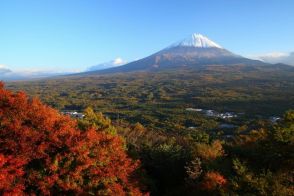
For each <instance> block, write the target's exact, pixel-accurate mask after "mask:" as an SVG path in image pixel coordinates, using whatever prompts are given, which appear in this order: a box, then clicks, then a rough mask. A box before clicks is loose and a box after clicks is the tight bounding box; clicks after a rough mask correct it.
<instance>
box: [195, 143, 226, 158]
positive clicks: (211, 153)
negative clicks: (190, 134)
mask: <svg viewBox="0 0 294 196" xmlns="http://www.w3.org/2000/svg"><path fill="white" fill-rule="evenodd" d="M194 153H195V154H196V156H199V157H200V158H202V159H204V160H206V161H209V160H214V159H216V158H218V157H222V156H223V155H224V150H223V148H222V144H221V142H220V141H219V140H215V141H214V142H213V143H212V144H203V143H198V144H196V147H195V152H194Z"/></svg>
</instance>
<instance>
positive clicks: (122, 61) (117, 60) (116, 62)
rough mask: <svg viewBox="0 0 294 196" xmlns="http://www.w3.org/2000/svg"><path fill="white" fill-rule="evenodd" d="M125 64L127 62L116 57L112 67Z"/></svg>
mask: <svg viewBox="0 0 294 196" xmlns="http://www.w3.org/2000/svg"><path fill="white" fill-rule="evenodd" d="M125 63H127V61H125V60H123V59H122V58H120V57H118V58H116V59H114V60H113V64H114V65H122V64H125Z"/></svg>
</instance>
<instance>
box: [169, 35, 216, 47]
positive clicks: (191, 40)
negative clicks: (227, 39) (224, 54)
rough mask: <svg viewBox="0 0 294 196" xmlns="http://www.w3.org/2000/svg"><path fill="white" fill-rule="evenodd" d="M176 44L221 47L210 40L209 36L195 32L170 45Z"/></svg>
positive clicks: (174, 45)
mask: <svg viewBox="0 0 294 196" xmlns="http://www.w3.org/2000/svg"><path fill="white" fill-rule="evenodd" d="M176 46H188V47H196V48H222V47H221V46H220V45H218V44H217V43H215V42H213V41H211V40H210V39H209V38H207V37H205V36H203V35H201V34H197V33H193V34H192V35H191V36H190V37H187V38H186V39H184V40H182V41H180V42H177V43H175V44H173V45H171V47H176Z"/></svg>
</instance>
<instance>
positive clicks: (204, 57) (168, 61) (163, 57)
mask: <svg viewBox="0 0 294 196" xmlns="http://www.w3.org/2000/svg"><path fill="white" fill-rule="evenodd" d="M218 64H219V65H232V64H245V65H264V64H266V63H263V62H261V61H257V60H251V59H247V58H244V57H242V56H239V55H236V54H234V53H232V52H230V51H228V50H226V49H225V48H223V47H221V46H220V45H219V44H217V43H215V42H213V41H211V40H210V39H208V38H207V37H205V36H203V35H201V34H192V35H191V36H190V37H188V38H186V39H184V40H182V41H180V42H177V43H174V44H172V45H171V46H169V47H167V48H165V49H163V50H161V51H159V52H157V53H155V54H152V55H150V56H148V57H146V58H143V59H140V60H138V61H134V62H131V63H128V64H125V65H123V66H119V67H115V68H110V69H105V70H101V71H97V72H93V74H95V73H118V72H132V71H156V70H162V69H169V68H177V67H199V66H201V65H218ZM89 73H90V72H89Z"/></svg>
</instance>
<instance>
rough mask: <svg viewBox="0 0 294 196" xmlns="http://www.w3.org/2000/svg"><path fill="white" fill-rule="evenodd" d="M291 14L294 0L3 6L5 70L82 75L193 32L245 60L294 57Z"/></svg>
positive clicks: (29, 1)
mask: <svg viewBox="0 0 294 196" xmlns="http://www.w3.org/2000/svg"><path fill="white" fill-rule="evenodd" d="M293 10H294V1H293V0H283V1H280V0H276V1H274V0H246V1H245V0H206V1H203V0H202V1H197V0H181V1H180V0H178V1H173V0H137V1H135V0H124V1H122V0H121V1H118V0H117V1H114V0H39V1H38V0H25V1H24V0H18V1H17V0H7V1H4V0H3V1H0V27H1V30H0V65H1V66H2V67H3V65H5V66H6V67H7V68H9V69H12V70H24V69H25V70H51V71H75V70H84V69H86V68H87V67H89V66H92V65H95V64H99V63H102V62H107V61H110V60H112V59H115V58H117V57H121V58H122V59H124V60H128V61H131V60H134V59H138V58H142V57H145V56H147V55H150V54H152V53H154V52H156V51H158V50H160V49H162V48H164V47H166V46H168V45H170V44H171V43H173V42H175V41H178V40H181V39H182V38H184V37H186V36H188V35H189V34H191V33H193V32H197V33H201V34H204V35H206V36H208V37H209V38H211V39H212V40H213V41H215V42H217V43H219V44H220V45H222V46H223V47H225V48H227V49H229V50H231V51H233V52H235V53H238V54H242V55H249V54H263V53H268V52H290V51H294V36H293V35H294V11H293ZM1 66H0V67H1Z"/></svg>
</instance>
